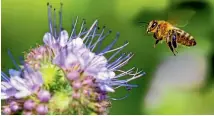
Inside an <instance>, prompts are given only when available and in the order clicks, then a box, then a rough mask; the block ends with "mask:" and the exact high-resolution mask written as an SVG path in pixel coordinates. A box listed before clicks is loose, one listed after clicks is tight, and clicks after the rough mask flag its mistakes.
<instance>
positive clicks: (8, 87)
mask: <svg viewBox="0 0 214 116" xmlns="http://www.w3.org/2000/svg"><path fill="white" fill-rule="evenodd" d="M10 88H12V86H11V85H10V84H9V83H7V82H4V81H2V82H1V89H2V90H4V91H5V90H7V89H10Z"/></svg>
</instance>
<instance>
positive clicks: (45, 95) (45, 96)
mask: <svg viewBox="0 0 214 116" xmlns="http://www.w3.org/2000/svg"><path fill="white" fill-rule="evenodd" d="M38 98H39V100H40V101H41V102H48V101H49V100H50V98H51V94H50V93H49V91H46V90H41V91H40V92H39V93H38Z"/></svg>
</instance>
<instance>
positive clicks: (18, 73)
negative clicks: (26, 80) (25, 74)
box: [9, 69, 21, 77]
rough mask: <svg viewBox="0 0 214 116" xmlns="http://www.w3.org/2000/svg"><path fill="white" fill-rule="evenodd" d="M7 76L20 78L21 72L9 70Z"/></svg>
mask: <svg viewBox="0 0 214 116" xmlns="http://www.w3.org/2000/svg"><path fill="white" fill-rule="evenodd" d="M9 74H10V76H11V77H12V76H20V74H21V72H20V71H16V70H14V69H9Z"/></svg>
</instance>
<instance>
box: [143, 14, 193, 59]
mask: <svg viewBox="0 0 214 116" xmlns="http://www.w3.org/2000/svg"><path fill="white" fill-rule="evenodd" d="M188 12H190V13H191V15H193V14H194V13H195V12H194V11H188ZM179 13H180V14H182V13H181V12H179ZM179 13H176V15H178V14H179ZM185 13H186V11H185ZM174 14H175V13H174ZM168 15H169V17H171V18H170V19H169V20H167V21H165V20H152V21H150V22H149V23H148V27H147V30H146V32H147V33H152V34H153V37H154V38H155V44H154V48H155V47H156V45H157V44H158V43H159V42H162V41H165V42H166V44H167V46H168V47H169V48H170V50H171V51H172V53H173V54H174V55H175V56H176V54H175V52H176V53H178V51H177V47H178V45H179V44H180V45H184V46H188V47H190V46H195V45H196V41H195V39H194V37H193V36H192V35H191V34H189V33H187V32H185V31H184V30H182V29H180V28H178V27H177V26H176V23H178V22H179V20H177V19H176V18H174V19H173V17H174V16H173V17H172V15H170V14H168ZM180 17H182V16H180ZM173 21H174V22H173ZM187 23H188V22H187V21H185V24H184V25H183V27H184V26H185V25H187ZM180 27H182V26H181V25H180Z"/></svg>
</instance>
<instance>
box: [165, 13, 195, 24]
mask: <svg viewBox="0 0 214 116" xmlns="http://www.w3.org/2000/svg"><path fill="white" fill-rule="evenodd" d="M195 13H196V12H195V11H194V10H190V9H188V10H173V11H170V12H168V20H167V21H168V22H169V23H171V24H172V25H174V26H177V27H184V26H186V25H187V24H188V23H189V20H191V18H192V17H193V16H194V15H195Z"/></svg>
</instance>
